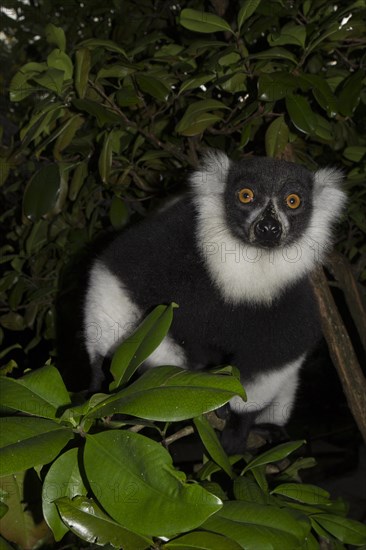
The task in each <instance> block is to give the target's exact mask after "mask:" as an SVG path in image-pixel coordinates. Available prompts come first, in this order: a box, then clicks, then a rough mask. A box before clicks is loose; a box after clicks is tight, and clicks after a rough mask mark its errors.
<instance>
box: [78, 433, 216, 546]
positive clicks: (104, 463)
mask: <svg viewBox="0 0 366 550" xmlns="http://www.w3.org/2000/svg"><path fill="white" fill-rule="evenodd" d="M121 465H123V467H121ZM84 466H85V471H86V475H87V477H88V481H89V483H90V485H91V487H93V486H94V487H101V488H102V490H101V491H100V493H99V494H98V500H99V502H100V503H101V505H102V506H103V508H104V510H106V511H107V512H108V513H109V514H110V515H111V516H112V518H114V519H115V520H116V521H118V522H119V523H120V524H121V525H123V526H124V527H126V528H127V529H130V530H131V531H134V532H137V533H141V534H145V535H146V534H148V535H153V536H172V535H175V534H176V533H180V532H182V531H188V530H191V529H195V528H196V527H199V526H200V525H201V524H202V523H203V522H204V521H205V520H206V519H207V518H208V517H209V516H211V515H212V514H214V513H215V512H217V510H219V509H220V508H221V506H222V503H221V501H220V500H219V499H218V498H217V497H215V496H214V495H212V494H210V493H208V492H207V491H205V490H204V489H203V488H202V487H200V485H198V484H188V483H186V481H185V474H184V473H183V472H179V471H178V470H175V468H174V467H173V464H172V459H171V456H170V455H169V453H168V452H167V451H166V450H165V449H164V448H163V447H162V446H161V445H159V444H158V443H156V442H155V441H152V440H151V439H149V438H147V437H145V436H143V435H140V434H137V433H133V432H127V431H117V430H113V431H109V432H104V433H100V434H97V435H87V436H86V445H85V451H84Z"/></svg>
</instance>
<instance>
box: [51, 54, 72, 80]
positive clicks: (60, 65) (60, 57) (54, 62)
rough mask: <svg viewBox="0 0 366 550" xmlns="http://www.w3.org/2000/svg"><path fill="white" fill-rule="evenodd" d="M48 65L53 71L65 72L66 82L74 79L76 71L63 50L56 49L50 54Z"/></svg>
mask: <svg viewBox="0 0 366 550" xmlns="http://www.w3.org/2000/svg"><path fill="white" fill-rule="evenodd" d="M47 65H48V66H49V67H50V68H52V69H57V70H58V71H63V72H64V75H65V80H69V79H71V78H72V73H73V71H74V67H73V64H72V61H71V59H70V57H69V56H68V55H67V54H66V53H64V52H62V51H61V50H58V49H56V50H53V51H52V52H51V53H50V55H49V56H48V57H47Z"/></svg>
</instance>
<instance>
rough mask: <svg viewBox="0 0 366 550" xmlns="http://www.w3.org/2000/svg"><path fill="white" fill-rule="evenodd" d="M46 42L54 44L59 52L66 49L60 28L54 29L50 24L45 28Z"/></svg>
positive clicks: (64, 38)
mask: <svg viewBox="0 0 366 550" xmlns="http://www.w3.org/2000/svg"><path fill="white" fill-rule="evenodd" d="M46 40H47V42H48V43H49V44H55V45H56V46H57V47H58V48H59V49H60V50H61V51H63V52H64V51H65V49H66V37H65V33H64V30H63V29H62V28H61V27H56V26H55V25H53V24H52V23H49V24H48V25H47V26H46Z"/></svg>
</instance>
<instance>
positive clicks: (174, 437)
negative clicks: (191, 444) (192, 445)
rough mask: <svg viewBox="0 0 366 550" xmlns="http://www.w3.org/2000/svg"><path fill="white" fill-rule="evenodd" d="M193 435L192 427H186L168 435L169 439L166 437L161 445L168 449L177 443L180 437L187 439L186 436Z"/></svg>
mask: <svg viewBox="0 0 366 550" xmlns="http://www.w3.org/2000/svg"><path fill="white" fill-rule="evenodd" d="M193 433H194V428H193V426H186V427H185V428H182V429H181V430H179V431H178V432H175V434H172V435H170V436H169V437H166V438H165V439H164V440H163V444H164V445H165V447H168V446H169V445H171V444H172V443H174V442H175V441H178V439H182V437H187V436H188V435H192V434H193Z"/></svg>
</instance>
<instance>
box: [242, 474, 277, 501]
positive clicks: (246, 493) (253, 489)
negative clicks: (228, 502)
mask: <svg viewBox="0 0 366 550" xmlns="http://www.w3.org/2000/svg"><path fill="white" fill-rule="evenodd" d="M233 490H234V496H235V498H236V500H244V501H245V502H257V503H258V504H268V503H269V496H268V493H265V492H264V491H262V489H261V488H260V487H259V486H258V483H256V481H255V480H254V479H252V478H249V477H243V476H241V477H237V478H236V479H235V480H234V484H233Z"/></svg>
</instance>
